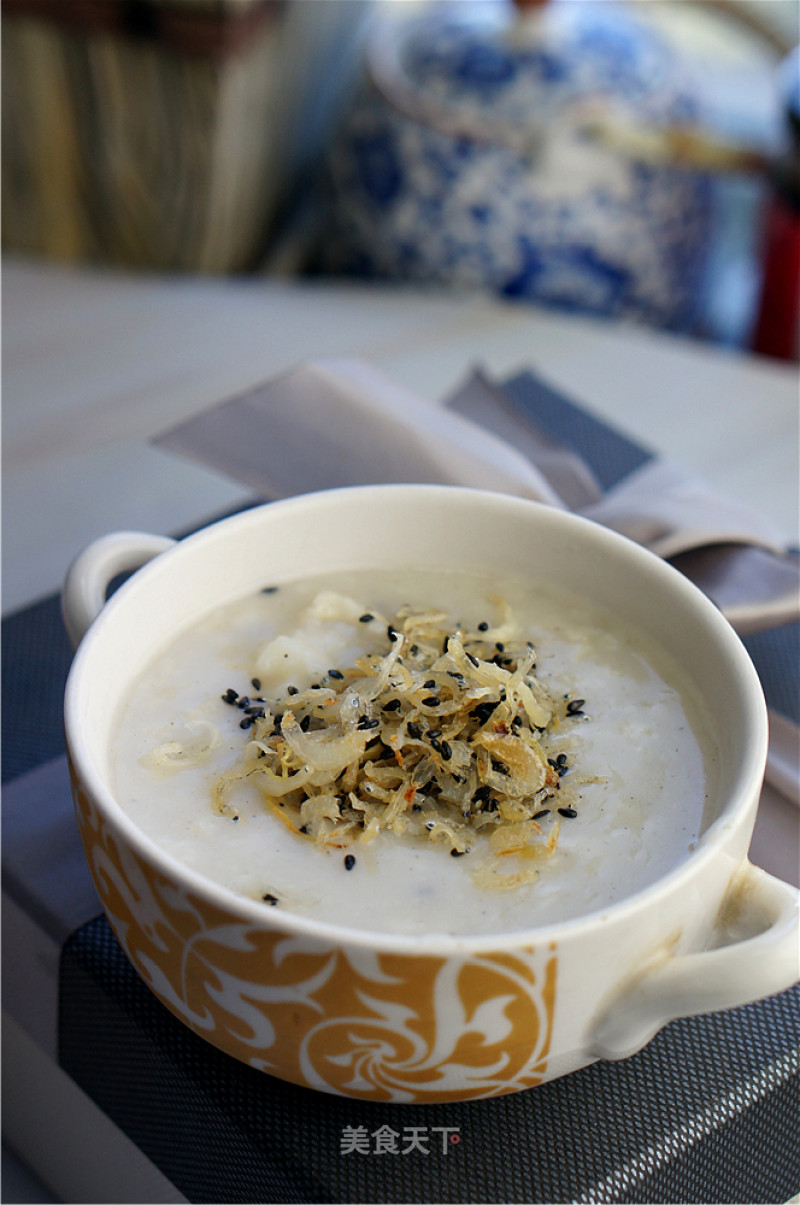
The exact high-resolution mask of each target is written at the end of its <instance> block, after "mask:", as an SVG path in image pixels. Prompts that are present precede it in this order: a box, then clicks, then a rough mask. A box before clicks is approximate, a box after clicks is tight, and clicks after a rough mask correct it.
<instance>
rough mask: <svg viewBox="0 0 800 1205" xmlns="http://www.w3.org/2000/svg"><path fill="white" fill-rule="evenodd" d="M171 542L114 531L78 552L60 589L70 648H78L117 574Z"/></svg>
mask: <svg viewBox="0 0 800 1205" xmlns="http://www.w3.org/2000/svg"><path fill="white" fill-rule="evenodd" d="M174 544H175V541H174V540H171V539H169V537H167V536H153V535H148V534H147V532H142V531H118V532H115V533H114V534H113V535H110V536H101V538H100V539H99V540H95V541H94V542H93V543H91V544H90V545H89V546H88V548H84V550H83V552H80V553H78V555H77V556H76V558H75V560H74V561H73V562H72V564H71V565H70V567H69V569H68V570H67V576H66V578H65V579H64V588H63V590H62V592H61V613H62V615H63V617H64V626H65V627H66V629H67V635H68V636H69V638H70V640H71V641H72V645H73V648H77V647H78V645H79V644H80V642H81V640H82V639H83V636H84V634H85V632H86V629H87V628H88V627H89V625H90V623H91V622H92V620H94V619H96V618H97V616H98V615H99V614H100V612H101V611H102V609H103V607H104V606H105V601H106V591H107V590H108V587H109V585H110V584H111V582H112V581H113V579H114V578H115V577H116V576H117V574H119V573H124V572H125V571H126V570H131V569H138V568H139V567H140V566H141V565H144V564H146V563H147V561H151V560H152V559H153V557H154V556H158V554H159V553H160V552H166V551H167V549H169V548H172V547H173V546H174Z"/></svg>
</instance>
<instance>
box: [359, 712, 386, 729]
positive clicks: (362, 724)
mask: <svg viewBox="0 0 800 1205" xmlns="http://www.w3.org/2000/svg"><path fill="white" fill-rule="evenodd" d="M379 724H380V720H371V719H370V718H369V716H366V715H362V716H360V717H359V720H358V724H357V728H358V730H359V732H366V731H367V730H368V729H369V728H377V727H378V725H379Z"/></svg>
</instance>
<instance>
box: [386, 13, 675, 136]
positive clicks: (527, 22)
mask: <svg viewBox="0 0 800 1205" xmlns="http://www.w3.org/2000/svg"><path fill="white" fill-rule="evenodd" d="M630 9H631V5H630V2H629V0H628V3H615V2H614V0H549V2H548V3H545V4H542V5H536V6H534V7H532V8H527V9H522V10H520V9H518V8H517V7H516V6H515V5H513V4H511V3H505V2H504V0H496V2H494V3H492V2H483V0H468V2H467V3H463V4H462V3H459V2H458V0H456V2H450V3H445V4H443V5H441V6H438V5H437V6H435V7H434V8H433V9H432V10H429V12H428V13H427V14H426V15H425V16H424V17H422V18H421V19H417V20H414V21H411V22H408V23H407V24H406V23H405V22H402V23H401V24H400V26H399V27H398V26H395V25H394V24H391V25H388V26H387V27H384V28H383V30H382V31H381V35H380V36H379V37H378V38H377V39H376V40H375V42H374V43H373V45H372V47H371V50H370V55H369V65H370V70H371V75H372V77H373V81H374V82H375V83H376V84H377V86H378V87H379V88H380V89H381V90H382V91H383V92H384V93H385V94H386V95H387V97H388V98H389V99H390V100H391V101H392V102H393V103H394V104H395V105H396V106H397V107H399V108H401V109H404V110H405V111H406V112H407V114H408V115H409V116H412V117H414V118H416V119H418V120H427V121H430V122H431V123H433V124H436V125H438V126H440V127H442V126H448V125H449V126H450V127H451V129H452V132H454V133H458V132H461V133H465V134H470V133H473V134H475V135H476V136H479V137H480V136H482V135H483V136H485V137H490V138H491V137H492V134H493V132H494V133H496V134H498V135H500V134H501V133H502V139H503V141H506V140H507V136H508V134H509V132H510V131H516V132H517V133H518V135H519V139H520V140H522V141H523V142H524V141H525V140H526V138H527V139H529V140H533V141H535V140H536V139H537V138H539V137H541V136H542V135H544V134H550V133H552V130H553V125H554V123H557V122H558V121H559V119H562V118H566V117H570V116H573V115H575V114H576V113H580V114H582V115H585V114H586V113H591V112H592V111H593V109H594V108H598V110H602V111H603V112H605V113H612V114H613V115H615V116H618V117H624V118H625V119H626V120H628V121H630V120H633V119H635V120H636V121H637V122H643V123H647V124H667V123H669V124H676V123H680V124H684V123H691V122H692V121H693V120H694V119H695V118H696V115H697V104H696V102H695V98H694V96H693V94H692V90H691V88H690V86H689V84H688V79H687V75H686V73H685V72H684V70H683V66H682V64H681V62H680V59H679V57H678V56H677V55H676V54H675V52H674V50H673V49H672V48H671V47H670V46H668V45H667V44H666V42H665V41H664V40H662V38H661V37H660V36H659V34H658V32H657V31H656V30H654V29H653V28H652V27H649V26H648V25H647V24H646V23H645V22H644V21H642V20H640V19H637V16H636V14H635V13H632V12H631V11H630Z"/></svg>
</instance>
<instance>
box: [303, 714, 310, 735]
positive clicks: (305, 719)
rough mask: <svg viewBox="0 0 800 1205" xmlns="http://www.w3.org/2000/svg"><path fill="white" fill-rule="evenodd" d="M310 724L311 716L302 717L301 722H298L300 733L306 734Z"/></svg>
mask: <svg viewBox="0 0 800 1205" xmlns="http://www.w3.org/2000/svg"><path fill="white" fill-rule="evenodd" d="M310 724H311V716H310V715H304V716H303V718H302V720H301V721H300V729H301V731H302V732H308V728H309V725H310Z"/></svg>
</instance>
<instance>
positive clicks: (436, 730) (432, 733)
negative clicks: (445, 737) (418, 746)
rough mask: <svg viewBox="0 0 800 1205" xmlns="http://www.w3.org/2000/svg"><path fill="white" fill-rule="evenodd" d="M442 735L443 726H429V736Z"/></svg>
mask: <svg viewBox="0 0 800 1205" xmlns="http://www.w3.org/2000/svg"><path fill="white" fill-rule="evenodd" d="M441 735H442V730H441V728H429V729H428V736H429V737H433V736H441Z"/></svg>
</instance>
